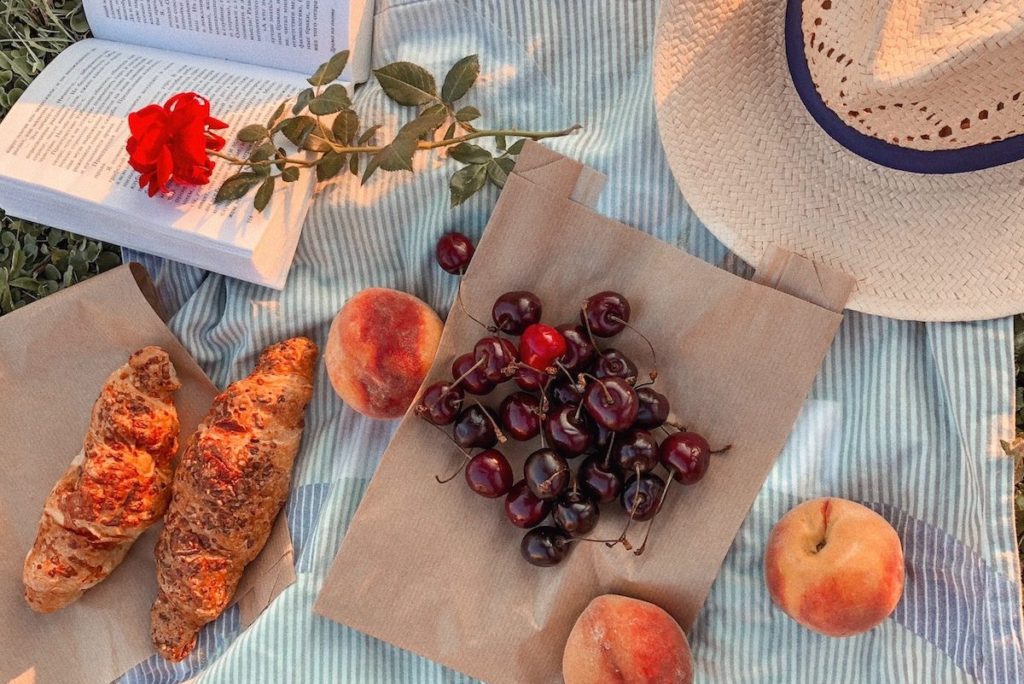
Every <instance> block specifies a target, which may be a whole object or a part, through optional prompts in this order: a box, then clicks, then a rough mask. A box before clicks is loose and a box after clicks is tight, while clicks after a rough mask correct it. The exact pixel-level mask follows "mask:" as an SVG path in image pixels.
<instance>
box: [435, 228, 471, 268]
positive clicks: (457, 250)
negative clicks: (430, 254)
mask: <svg viewBox="0 0 1024 684" xmlns="http://www.w3.org/2000/svg"><path fill="white" fill-rule="evenodd" d="M473 251H474V248H473V243H472V241H470V239H469V238H468V237H466V236H465V235H463V234H462V233H445V234H444V235H442V236H441V238H440V239H439V240H438V241H437V247H436V248H435V250H434V255H435V256H436V257H437V263H438V264H440V266H441V268H443V269H444V270H446V271H448V272H449V273H451V274H452V275H458V274H459V273H464V272H465V271H466V267H467V266H469V260H470V259H472V258H473Z"/></svg>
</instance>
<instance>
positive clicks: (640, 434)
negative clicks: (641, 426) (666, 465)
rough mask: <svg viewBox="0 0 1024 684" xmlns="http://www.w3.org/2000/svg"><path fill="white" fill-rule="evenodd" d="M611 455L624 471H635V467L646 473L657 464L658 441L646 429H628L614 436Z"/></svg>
mask: <svg viewBox="0 0 1024 684" xmlns="http://www.w3.org/2000/svg"><path fill="white" fill-rule="evenodd" d="M612 457H613V458H614V459H615V464H616V465H617V466H618V467H619V469H620V470H622V472H624V473H635V472H636V471H637V468H639V469H640V471H641V472H644V473H646V472H647V471H649V470H653V469H654V466H656V465H658V442H657V440H655V439H654V435H652V434H651V433H650V432H647V430H630V431H629V432H624V433H622V434H621V435H618V436H617V437H616V438H615V445H614V446H613V447H612Z"/></svg>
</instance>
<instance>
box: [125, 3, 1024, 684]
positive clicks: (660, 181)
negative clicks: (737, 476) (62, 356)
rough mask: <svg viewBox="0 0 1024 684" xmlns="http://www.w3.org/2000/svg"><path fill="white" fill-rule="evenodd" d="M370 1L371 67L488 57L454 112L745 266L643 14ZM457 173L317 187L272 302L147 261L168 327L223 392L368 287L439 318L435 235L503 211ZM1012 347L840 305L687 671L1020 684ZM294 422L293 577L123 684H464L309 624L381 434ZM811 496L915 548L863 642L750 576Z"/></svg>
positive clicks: (320, 327)
mask: <svg viewBox="0 0 1024 684" xmlns="http://www.w3.org/2000/svg"><path fill="white" fill-rule="evenodd" d="M378 5H379V7H378V14H377V23H376V28H375V36H374V63H375V64H378V65H379V64H383V63H386V62H389V61H394V60H398V59H409V60H412V61H415V62H417V63H420V64H423V65H424V66H426V67H428V68H431V69H432V70H433V71H434V73H435V74H437V75H438V76H443V73H444V70H445V69H446V68H447V67H448V66H449V65H451V64H452V63H454V61H455V60H456V59H458V58H459V57H461V56H463V55H466V54H470V53H474V52H478V53H479V54H480V56H481V61H482V64H483V70H484V74H483V77H482V78H481V82H480V84H479V85H478V87H477V88H474V90H473V91H472V94H471V96H470V97H469V98H467V104H470V103H471V104H474V105H475V106H477V107H478V108H479V109H480V110H481V111H482V112H483V113H484V121H485V122H486V123H487V124H488V125H490V124H494V125H509V124H517V125H523V126H526V127H530V128H533V129H541V128H561V127H564V126H565V125H567V124H570V123H576V122H579V123H581V124H583V125H584V127H585V129H584V131H583V132H582V133H580V134H579V135H576V136H574V137H572V138H568V139H558V140H554V141H551V143H550V144H551V146H552V147H554V148H556V149H558V150H559V151H560V152H563V153H565V154H567V155H569V156H572V157H575V158H577V159H580V160H581V161H583V162H585V163H587V164H588V165H590V166H593V167H594V168H596V169H598V170H600V171H602V172H604V173H607V174H608V175H609V176H610V177H611V179H610V182H609V183H608V185H607V186H606V189H605V191H604V194H603V195H602V197H601V200H600V202H599V204H598V210H599V211H601V212H602V213H605V214H607V215H609V216H612V217H614V218H616V219H619V220H621V221H624V222H626V223H629V224H632V225H635V226H637V227H638V228H640V229H642V230H645V231H647V232H649V233H651V234H653V235H656V236H657V237H659V238H661V239H663V240H666V241H667V242H669V243H672V244H676V245H678V246H679V247H681V248H682V249H685V250H687V251H689V252H690V253H692V254H696V255H698V256H700V257H702V258H704V259H705V260H707V261H710V262H712V263H715V264H719V265H721V266H722V267H724V268H728V269H729V270H732V271H733V272H737V273H741V274H749V272H750V270H749V267H747V266H746V265H744V264H742V263H740V262H738V261H736V260H734V259H732V258H730V256H729V255H728V254H727V252H726V250H725V249H724V248H723V247H722V245H721V244H720V243H719V242H718V241H717V240H715V238H714V237H713V236H711V235H710V233H708V231H707V230H705V229H704V228H703V226H702V225H701V224H700V222H699V221H698V220H697V219H696V218H695V217H694V216H693V214H692V213H691V212H690V211H689V209H688V208H687V206H686V203H685V201H684V200H683V198H682V197H681V195H680V194H679V191H678V189H677V188H676V186H675V183H674V182H673V179H672V175H671V173H670V171H669V169H668V166H667V163H666V160H665V157H664V153H663V151H662V148H661V145H660V142H659V140H658V136H657V129H656V124H655V119H654V112H653V106H652V94H651V49H652V39H653V32H654V21H655V18H656V15H657V7H656V6H655V4H654V3H651V2H640V1H636V2H615V1H610V0H608V1H605V0H601V1H598V0H590V1H588V2H582V1H574V2H547V1H545V0H523V1H518V2H507V1H502V0H487V1H485V0H475V1H474V0H461V1H457V0H406V1H405V2H398V1H394V0H392V1H387V0H378ZM355 99H356V107H357V109H358V111H359V112H360V114H361V116H362V117H363V119H364V121H370V120H373V121H387V122H388V123H389V124H390V125H391V126H394V125H395V124H396V123H397V122H398V121H399V120H400V119H401V117H405V116H407V115H408V113H407V112H406V111H402V110H400V108H398V107H396V106H394V105H392V104H390V103H389V102H387V101H386V99H385V98H384V96H383V94H382V93H381V91H380V89H379V88H378V87H377V86H376V85H374V84H369V85H367V86H366V87H363V88H362V89H361V90H360V91H359V92H358V93H357V95H356V98H355ZM450 171H451V167H450V166H449V165H447V164H445V163H444V162H443V159H441V158H438V157H434V158H431V159H429V160H428V159H423V160H420V161H418V162H417V172H416V174H415V175H410V174H407V173H395V174H384V173H378V175H377V176H375V177H374V179H373V180H371V181H370V183H369V184H368V185H367V186H365V187H363V188H360V186H359V185H358V183H357V182H356V181H355V180H354V179H352V178H350V177H346V178H345V179H343V180H341V181H338V182H335V183H333V184H331V185H328V186H325V187H323V188H322V189H321V192H320V195H319V196H318V199H317V201H316V203H315V204H314V206H313V208H312V210H311V212H310V216H309V218H308V220H307V222H306V225H305V228H304V232H303V236H302V240H301V241H300V243H299V248H298V253H297V256H296V262H295V265H294V266H293V268H292V271H291V275H290V277H289V281H288V285H287V287H286V289H285V291H284V292H281V293H275V292H272V291H269V290H266V289H263V288H259V287H256V286H254V285H249V284H246V283H241V282H237V281H233V280H229V279H227V278H224V277H222V276H215V275H205V274H202V273H200V272H198V271H196V270H195V269H191V268H189V267H184V266H180V265H177V264H169V263H164V262H160V261H158V260H155V259H151V258H149V257H140V259H141V260H142V261H144V262H145V263H146V264H147V265H148V266H150V268H151V270H153V271H154V272H155V274H156V275H157V282H158V286H159V287H160V289H161V291H162V292H163V293H164V295H165V298H166V299H167V300H169V302H170V304H172V305H173V306H174V308H175V309H176V310H177V314H176V316H175V318H174V319H173V321H172V327H173V329H174V331H175V332H176V333H177V334H178V336H179V337H180V338H181V339H182V341H183V342H184V344H185V345H186V346H187V347H188V348H189V349H190V350H191V351H192V353H193V354H194V355H195V356H196V358H197V359H198V360H199V362H200V364H201V365H202V366H203V368H204V369H205V370H206V371H207V372H208V373H209V374H210V376H211V378H212V379H213V380H214V382H216V383H217V384H218V385H221V386H223V385H224V384H226V383H227V382H229V381H231V380H234V379H237V378H239V377H241V376H243V375H244V374H245V373H247V372H248V370H249V368H250V366H251V365H252V363H253V362H254V360H255V358H256V355H257V354H258V353H259V351H260V350H261V349H262V348H263V347H264V346H266V345H267V344H269V343H271V342H273V341H276V340H279V339H281V338H283V337H287V336H290V335H295V334H306V335H310V336H311V337H313V339H315V340H316V341H317V342H319V343H323V342H324V340H325V338H326V334H327V328H328V326H329V324H330V320H331V319H332V318H333V316H334V314H335V313H336V312H337V311H338V309H340V307H341V305H342V303H343V302H344V301H345V299H347V298H348V297H349V296H351V295H352V294H354V293H355V292H356V291H358V290H360V289H362V288H364V287H369V286H383V287H394V288H398V289H402V290H406V291H408V292H411V293H412V294H415V295H416V296H418V297H421V298H422V299H424V300H426V301H427V302H428V303H430V304H431V305H432V306H434V307H435V308H436V309H437V310H438V311H440V312H442V313H443V312H444V311H445V310H446V309H447V307H448V305H449V303H450V302H451V300H452V297H453V295H454V292H455V279H454V278H452V277H450V276H448V275H447V274H445V273H443V272H442V271H441V270H440V269H439V268H437V267H436V266H435V265H434V264H433V260H432V251H433V244H434V241H435V240H436V238H437V237H438V236H439V235H440V234H441V233H443V232H445V231H448V230H453V229H458V230H462V231H464V232H467V233H468V234H470V235H471V236H473V237H478V236H479V235H480V233H481V232H482V230H483V227H484V225H485V224H486V222H487V217H488V215H489V212H490V209H491V208H492V207H493V204H494V200H495V197H496V191H495V190H493V189H490V190H488V191H486V192H485V193H483V194H482V195H481V196H479V197H476V198H474V199H472V200H470V201H469V202H468V203H467V204H466V205H463V206H461V207H458V208H456V209H449V207H448V198H447V177H448V175H449V174H450ZM1011 338H1012V329H1011V324H1010V322H1009V321H1008V320H997V321H989V322H982V323H970V324H921V323H912V322H902V321H893V320H888V319H882V318H876V317H872V316H865V315H860V314H856V313H850V314H847V318H846V320H845V321H844V323H843V326H842V328H841V330H840V333H839V335H838V337H837V338H836V341H835V343H834V344H833V347H832V350H831V352H830V354H829V355H828V357H827V358H826V360H825V363H824V365H823V368H822V371H821V373H820V374H819V376H818V379H817V381H816V383H815V385H814V388H813V390H812V393H811V396H810V398H809V400H808V402H807V404H806V406H805V407H804V411H803V413H802V415H801V418H800V420H799V421H798V423H797V425H796V427H795V429H794V432H793V434H792V436H791V437H790V440H789V442H788V444H787V446H786V448H785V450H784V452H783V453H782V455H781V456H780V458H779V462H778V464H777V466H776V467H775V469H774V470H773V471H772V473H771V475H770V476H769V478H768V481H767V482H766V483H765V486H764V488H763V490H762V491H761V493H760V495H759V497H758V498H757V500H756V501H755V503H754V505H753V507H752V509H751V512H750V515H749V516H748V519H747V520H746V522H745V523H744V525H743V526H742V528H741V529H740V531H739V534H738V536H737V537H736V540H735V542H734V544H733V547H732V550H731V551H730V554H729V556H728V558H727V559H726V562H725V565H724V567H723V569H722V571H721V573H720V575H719V577H718V579H717V581H716V583H715V585H714V588H713V590H712V592H711V595H710V597H709V598H708V601H707V603H706V605H705V608H704V610H703V612H702V613H701V615H700V617H699V619H698V622H697V624H696V626H695V627H694V629H693V631H692V634H691V635H690V636H691V641H692V643H693V646H694V651H695V655H696V659H697V669H698V675H699V678H700V680H701V681H715V682H766V683H767V682H772V683H774V682H806V683H808V684H811V683H817V682H826V681H829V682H831V681H841V682H871V683H873V682H929V683H930V682H953V681H975V680H976V681H982V682H996V683H1002V682H1012V681H1024V648H1022V642H1021V634H1022V630H1021V624H1020V623H1021V612H1020V594H1019V584H1018V576H1019V567H1018V564H1017V560H1016V551H1015V548H1016V547H1015V539H1014V535H1013V524H1012V519H1011V514H1012V512H1011V505H1010V498H1009V497H1010V491H1011V478H1012V464H1011V462H1010V460H1009V459H1007V458H1005V457H1004V456H1002V455H1001V453H1000V451H999V446H998V439H999V438H1000V437H1003V438H1006V437H1008V436H1009V435H1010V434H1011V433H1012V428H1013V426H1012V419H1011V411H1012V394H1013V374H1012V368H1013V364H1012V358H1011V350H1010V345H1011ZM307 426H308V427H307V430H306V437H305V441H304V444H303V449H302V453H301V455H300V458H299V460H298V464H297V469H296V473H295V483H294V488H293V495H292V499H291V500H290V502H289V504H288V508H287V514H288V516H289V527H290V529H291V532H292V535H293V538H294V539H295V546H296V552H297V556H296V559H297V570H298V581H297V582H296V584H295V585H293V586H292V587H289V588H288V589H287V590H285V592H284V593H283V594H282V595H281V597H279V599H278V600H277V601H276V602H275V603H274V604H272V605H271V606H270V608H269V609H268V610H267V612H266V613H265V614H264V615H263V616H261V618H260V619H258V620H257V622H256V623H255V624H254V625H253V626H252V627H250V628H249V629H248V630H246V631H245V632H244V633H239V626H238V620H237V614H236V613H233V612H229V613H228V614H226V615H225V616H224V617H222V618H221V619H220V620H218V621H217V622H216V623H215V624H214V625H213V626H212V627H210V628H208V630H207V631H206V632H204V635H203V639H204V642H203V643H204V647H203V648H202V649H200V651H201V654H200V655H199V656H196V657H195V658H194V659H192V660H190V661H186V663H183V664H181V665H179V666H176V667H174V668H169V667H167V666H166V665H163V664H161V663H159V662H155V661H149V662H147V663H145V664H143V665H142V666H140V667H138V668H136V669H135V670H133V671H132V672H131V673H130V674H129V676H127V677H126V678H124V680H125V681H126V682H131V683H132V684H134V683H136V682H147V683H148V682H176V681H182V680H184V679H187V678H188V677H189V676H191V675H192V674H193V673H194V672H195V670H196V669H197V668H198V667H199V666H200V665H206V670H205V673H204V675H203V676H202V681H203V682H204V683H214V682H216V683H221V682H224V683H231V684H235V683H237V684H248V683H250V682H303V683H304V682H312V683H319V682H346V683H348V682H463V681H469V680H467V678H465V677H463V676H461V675H459V674H457V673H454V672H452V671H450V670H447V669H445V668H443V667H441V666H439V665H435V664H433V663H430V662H428V661H425V660H423V659H422V658H419V657H417V656H415V655H413V654H410V653H407V652H404V651H400V650H398V649H396V648H393V647H391V646H388V645H387V644H383V643H381V642H378V641H376V640H374V639H371V638H369V637H366V636H364V635H362V634H359V633H357V632H355V631H353V630H350V629H347V628H345V627H342V626H340V625H337V624H334V623H331V622H329V621H327V620H325V619H323V618H320V617H317V616H314V615H313V614H312V612H311V610H310V608H311V605H312V603H313V600H314V598H315V597H316V594H317V591H318V589H319V587H320V584H321V582H322V581H323V579H324V576H325V574H326V572H327V568H328V566H329V564H330V562H331V560H332V559H333V557H334V554H335V552H336V551H337V549H338V546H339V543H340V540H341V537H342V535H343V534H344V531H345V529H346V528H347V525H348V523H349V521H350V519H351V516H352V514H353V512H354V511H355V507H356V506H357V504H358V501H359V498H360V496H361V495H362V492H363V491H364V489H365V486H366V483H367V481H368V478H369V477H370V476H371V475H372V472H373V469H374V467H375V465H376V463H377V460H378V459H379V457H380V455H381V453H382V452H383V450H384V447H385V446H386V444H387V442H388V440H389V438H390V436H391V434H392V432H393V431H394V427H395V426H394V425H393V424H391V423H383V422H375V421H371V420H367V419H364V418H362V417H360V416H358V415H357V414H356V413H354V412H353V411H351V410H350V409H348V408H347V407H345V406H343V405H342V404H341V402H340V401H339V400H337V398H336V397H335V396H334V393H333V392H332V390H331V388H330V384H329V383H328V382H327V379H326V376H325V374H324V373H323V371H322V366H321V371H320V373H319V376H318V378H317V388H316V394H315V397H314V400H313V402H312V404H311V407H310V411H309V414H308V420H307ZM824 494H831V495H837V496H843V497H847V498H851V499H854V500H858V501H862V502H864V503H866V504H867V505H869V506H871V507H872V508H874V509H875V510H877V511H879V512H880V513H881V514H882V515H884V516H885V517H886V518H887V519H888V520H889V521H890V522H892V523H893V524H894V525H895V526H896V529H897V531H898V532H899V533H900V535H901V537H902V539H903V541H904V545H905V547H906V555H907V561H908V568H907V573H908V575H907V576H908V581H907V590H906V593H905V596H904V599H903V601H902V602H901V603H900V605H899V607H898V608H897V610H896V613H895V615H894V616H893V617H892V618H891V619H889V620H887V621H886V622H885V623H884V624H883V625H882V626H881V627H880V628H878V629H876V630H873V631H872V632H869V633H868V634H865V635H862V636H858V637H852V638H848V639H828V638H826V637H821V636H818V635H815V634H813V633H811V632H809V631H807V630H806V629H803V628H802V627H800V626H799V625H797V624H796V623H794V622H793V621H791V620H789V619H788V618H786V617H785V616H784V615H783V614H782V613H781V611H779V610H778V609H776V608H775V607H774V606H773V605H772V604H771V601H770V599H769V598H768V594H767V591H766V590H765V588H764V584H763V581H762V578H761V572H762V568H761V554H762V553H763V549H764V541H765V539H766V537H767V534H768V531H769V530H770V529H771V527H772V525H773V524H774V523H775V521H776V520H778V518H779V517H781V516H782V514H783V513H785V511H787V510H788V509H789V508H790V507H791V506H793V505H794V504H796V503H797V502H799V501H801V500H804V499H807V498H810V497H814V496H819V495H824ZM679 581H680V582H681V583H684V582H685V581H686V578H685V577H681V578H679ZM231 640H233V641H232V643H231V644H230V646H227V642H228V641H231ZM207 660H208V661H209V662H207Z"/></svg>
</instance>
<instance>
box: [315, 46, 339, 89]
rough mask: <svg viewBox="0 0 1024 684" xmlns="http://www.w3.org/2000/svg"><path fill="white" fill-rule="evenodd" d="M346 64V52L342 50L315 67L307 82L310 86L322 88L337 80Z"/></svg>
mask: <svg viewBox="0 0 1024 684" xmlns="http://www.w3.org/2000/svg"><path fill="white" fill-rule="evenodd" d="M347 63H348V50H342V51H341V52H339V53H338V54H336V55H334V56H333V57H331V58H330V59H329V60H327V61H326V62H324V63H323V64H321V65H320V66H319V67H317V69H316V71H314V72H313V75H312V76H310V77H309V78H308V79H307V80H308V81H309V85H311V86H322V85H324V84H325V83H330V82H331V81H333V80H335V79H337V78H338V77H339V76H341V72H342V71H344V70H345V65H346V64H347Z"/></svg>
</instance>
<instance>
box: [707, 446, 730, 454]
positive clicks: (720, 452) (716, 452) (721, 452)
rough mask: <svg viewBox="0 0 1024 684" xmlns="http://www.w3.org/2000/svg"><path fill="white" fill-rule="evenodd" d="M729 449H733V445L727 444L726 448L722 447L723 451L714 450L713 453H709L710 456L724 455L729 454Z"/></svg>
mask: <svg viewBox="0 0 1024 684" xmlns="http://www.w3.org/2000/svg"><path fill="white" fill-rule="evenodd" d="M729 449H732V444H726V445H725V446H724V447H722V448H721V449H714V450H712V451H709V452H708V453H709V454H724V453H725V452H727V451H728V450H729Z"/></svg>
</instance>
